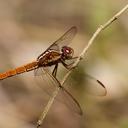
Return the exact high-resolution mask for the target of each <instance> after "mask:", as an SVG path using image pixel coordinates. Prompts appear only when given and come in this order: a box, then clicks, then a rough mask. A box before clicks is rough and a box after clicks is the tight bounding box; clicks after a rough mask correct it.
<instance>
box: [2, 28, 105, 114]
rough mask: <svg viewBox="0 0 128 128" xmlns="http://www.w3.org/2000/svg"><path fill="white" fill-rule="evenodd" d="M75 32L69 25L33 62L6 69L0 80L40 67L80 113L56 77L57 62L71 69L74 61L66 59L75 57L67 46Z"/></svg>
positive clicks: (76, 104)
mask: <svg viewBox="0 0 128 128" xmlns="http://www.w3.org/2000/svg"><path fill="white" fill-rule="evenodd" d="M76 33H77V28H76V27H75V26H73V27H71V28H70V29H69V30H68V31H67V32H66V33H65V34H64V35H63V36H61V37H60V38H59V39H58V40H57V41H55V42H54V43H52V45H51V46H49V47H48V48H47V49H46V50H45V51H44V52H43V53H42V54H40V55H39V56H38V57H37V59H36V60H35V61H34V62H31V63H28V64H26V65H23V66H20V67H18V68H15V69H12V70H9V71H6V72H4V73H0V80H3V79H6V78H8V77H12V76H15V75H18V74H21V73H24V72H29V71H32V70H35V72H36V70H38V69H39V68H42V69H43V71H44V72H45V73H47V74H49V76H50V77H51V78H52V79H53V80H54V81H56V83H57V86H59V87H61V89H62V90H63V91H64V92H65V94H66V95H67V96H68V97H69V98H70V100H72V101H73V104H74V105H75V107H76V108H75V109H76V110H75V111H77V112H78V113H79V114H82V110H81V107H80V105H79V103H78V102H77V100H76V99H75V98H74V97H73V96H72V95H71V94H70V93H69V92H68V91H67V90H66V89H65V88H64V87H62V86H61V85H60V83H59V80H58V79H57V78H56V76H57V69H58V64H59V63H61V64H62V65H63V66H64V67H65V68H66V69H71V67H72V64H73V63H74V61H71V63H67V62H66V61H67V60H68V61H70V60H75V59H76V58H77V57H73V54H74V50H73V49H72V48H71V47H69V46H68V45H69V44H70V43H71V41H72V39H73V38H74V36H75V35H76ZM50 66H54V69H53V71H52V73H51V74H50V73H49V72H48V71H47V70H46V68H47V69H48V67H50ZM88 78H89V79H91V80H93V81H95V82H97V83H98V84H99V85H101V86H102V87H103V88H104V89H105V86H104V85H103V84H102V83H101V82H100V81H99V80H97V79H95V78H93V77H90V76H89V77H88Z"/></svg>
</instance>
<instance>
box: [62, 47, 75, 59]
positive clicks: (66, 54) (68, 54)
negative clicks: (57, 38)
mask: <svg viewBox="0 0 128 128" xmlns="http://www.w3.org/2000/svg"><path fill="white" fill-rule="evenodd" d="M61 52H62V57H63V59H71V58H72V57H73V54H74V50H73V49H72V48H71V47H68V46H63V47H62V49H61Z"/></svg>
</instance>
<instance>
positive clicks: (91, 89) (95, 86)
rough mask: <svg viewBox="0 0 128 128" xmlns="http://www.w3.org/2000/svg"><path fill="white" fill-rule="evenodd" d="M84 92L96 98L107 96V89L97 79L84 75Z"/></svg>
mask: <svg viewBox="0 0 128 128" xmlns="http://www.w3.org/2000/svg"><path fill="white" fill-rule="evenodd" d="M85 76H86V77H85V83H84V84H85V90H86V92H87V93H89V94H91V95H96V96H105V95H106V94H107V89H106V87H105V85H104V84H103V83H102V82H101V81H100V80H98V79H96V78H94V77H92V76H90V75H88V74H85Z"/></svg>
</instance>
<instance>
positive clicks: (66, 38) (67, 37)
mask: <svg viewBox="0 0 128 128" xmlns="http://www.w3.org/2000/svg"><path fill="white" fill-rule="evenodd" d="M76 33H77V28H76V26H73V27H71V28H70V29H69V30H68V31H67V32H66V33H65V34H64V35H62V36H61V37H60V38H59V39H58V40H56V41H55V42H54V43H53V44H52V45H51V46H49V47H48V48H47V49H46V51H48V50H56V51H60V48H61V47H63V46H67V45H69V43H71V41H72V39H73V38H74V36H75V35H76ZM46 51H45V52H46ZM45 52H43V53H42V54H41V55H39V56H38V58H37V59H39V58H40V56H42V55H43V54H44V53H45Z"/></svg>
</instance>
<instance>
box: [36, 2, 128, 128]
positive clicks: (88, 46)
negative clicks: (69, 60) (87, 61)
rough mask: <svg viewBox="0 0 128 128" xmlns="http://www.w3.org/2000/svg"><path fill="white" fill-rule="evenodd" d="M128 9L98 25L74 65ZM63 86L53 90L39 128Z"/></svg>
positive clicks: (127, 7) (75, 64)
mask: <svg viewBox="0 0 128 128" xmlns="http://www.w3.org/2000/svg"><path fill="white" fill-rule="evenodd" d="M127 9H128V4H127V5H126V6H125V7H124V8H123V9H121V10H120V11H119V12H118V13H117V14H115V15H114V16H113V17H112V18H111V19H110V20H108V21H107V22H106V23H105V24H103V25H100V26H99V27H98V29H97V30H96V31H95V33H94V34H93V35H92V37H91V39H90V40H89V41H88V44H87V45H86V46H85V48H84V49H83V51H82V52H81V54H80V55H79V57H78V59H77V60H76V61H75V63H74V64H73V67H74V68H75V67H76V66H77V65H78V63H79V62H80V60H81V59H83V57H84V55H85V53H86V52H87V51H88V49H89V48H90V46H91V45H92V43H93V42H94V40H95V38H96V37H97V36H98V35H99V33H100V32H101V31H103V30H104V29H106V28H107V27H109V26H110V25H111V24H112V23H113V22H114V21H116V20H117V19H118V17H119V16H120V15H121V14H122V13H124V12H125V11H126V10H127ZM74 68H72V69H71V70H70V71H68V73H67V74H66V75H65V76H64V78H63V80H62V81H61V82H60V84H61V86H63V84H64V83H65V81H66V79H67V78H68V76H69V75H70V74H71V72H72V70H73V69H74ZM60 89H61V88H60V87H58V88H56V90H55V91H54V92H53V95H52V97H51V98H50V99H49V101H48V103H47V105H46V107H45V109H44V111H43V112H42V114H41V116H40V118H39V120H38V122H37V128H39V126H40V125H41V124H42V123H43V120H44V118H45V117H46V115H47V113H48V111H49V109H50V108H51V106H52V104H53V102H54V100H55V98H56V96H57V94H58V93H59V90H60Z"/></svg>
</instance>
